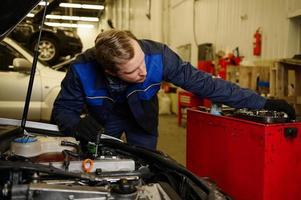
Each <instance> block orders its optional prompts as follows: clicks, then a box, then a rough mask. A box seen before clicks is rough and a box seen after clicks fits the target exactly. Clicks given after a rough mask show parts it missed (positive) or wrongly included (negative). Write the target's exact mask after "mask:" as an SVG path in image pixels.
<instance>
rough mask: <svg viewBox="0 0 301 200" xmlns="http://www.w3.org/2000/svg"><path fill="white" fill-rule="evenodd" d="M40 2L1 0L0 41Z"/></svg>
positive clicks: (32, 0)
mask: <svg viewBox="0 0 301 200" xmlns="http://www.w3.org/2000/svg"><path fill="white" fill-rule="evenodd" d="M39 2H40V0H2V1H1V4H0V24H1V26H0V41H2V40H3V38H4V37H5V36H7V35H8V34H9V33H10V32H11V31H12V30H13V29H14V28H15V27H16V25H18V23H19V22H21V21H22V20H23V19H24V18H25V17H26V15H27V14H28V13H29V12H30V11H31V10H32V9H34V8H35V7H36V6H37V5H38V3H39Z"/></svg>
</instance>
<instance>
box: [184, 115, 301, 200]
mask: <svg viewBox="0 0 301 200" xmlns="http://www.w3.org/2000/svg"><path fill="white" fill-rule="evenodd" d="M187 117H188V119H187V168H188V169H189V170H191V171H192V172H194V173H195V174H197V175H199V176H201V177H210V179H211V180H213V181H214V182H215V183H216V184H217V186H218V187H220V188H221V189H222V190H223V191H224V192H226V193H227V194H229V195H230V196H231V197H232V198H233V199H234V200H283V199H285V200H301V135H300V134H301V122H296V123H279V124H269V125H266V124H261V123H256V122H252V121H247V120H242V119H238V118H233V117H226V116H215V115H211V114H209V113H204V112H201V111H197V110H188V116H187Z"/></svg>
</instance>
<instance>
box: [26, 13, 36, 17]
mask: <svg viewBox="0 0 301 200" xmlns="http://www.w3.org/2000/svg"><path fill="white" fill-rule="evenodd" d="M26 16H27V17H34V14H33V13H28V14H27V15H26Z"/></svg>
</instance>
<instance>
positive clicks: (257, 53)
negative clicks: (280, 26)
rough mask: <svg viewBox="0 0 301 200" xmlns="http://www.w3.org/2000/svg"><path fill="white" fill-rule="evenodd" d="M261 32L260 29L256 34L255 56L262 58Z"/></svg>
mask: <svg viewBox="0 0 301 200" xmlns="http://www.w3.org/2000/svg"><path fill="white" fill-rule="evenodd" d="M261 37H262V36H261V31H260V28H258V29H257V30H256V32H255V34H254V43H253V55H254V56H260V54H261Z"/></svg>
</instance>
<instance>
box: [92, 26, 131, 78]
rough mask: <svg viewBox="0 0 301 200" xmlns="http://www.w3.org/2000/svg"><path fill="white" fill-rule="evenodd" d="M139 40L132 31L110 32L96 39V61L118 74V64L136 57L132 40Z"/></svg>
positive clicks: (101, 34)
mask: <svg viewBox="0 0 301 200" xmlns="http://www.w3.org/2000/svg"><path fill="white" fill-rule="evenodd" d="M132 39H134V40H137V39H136V37H135V36H134V35H133V34H132V33H131V32H130V31H120V30H115V29H113V30H108V31H104V32H102V33H100V34H98V36H97V37H96V39H95V49H96V60H97V62H98V63H99V64H101V65H102V67H103V68H104V69H106V70H109V71H110V72H113V73H115V72H117V71H118V69H117V67H116V65H117V64H122V63H124V62H125V61H126V60H130V59H132V58H133V57H134V48H133V46H132V44H131V40H132Z"/></svg>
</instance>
